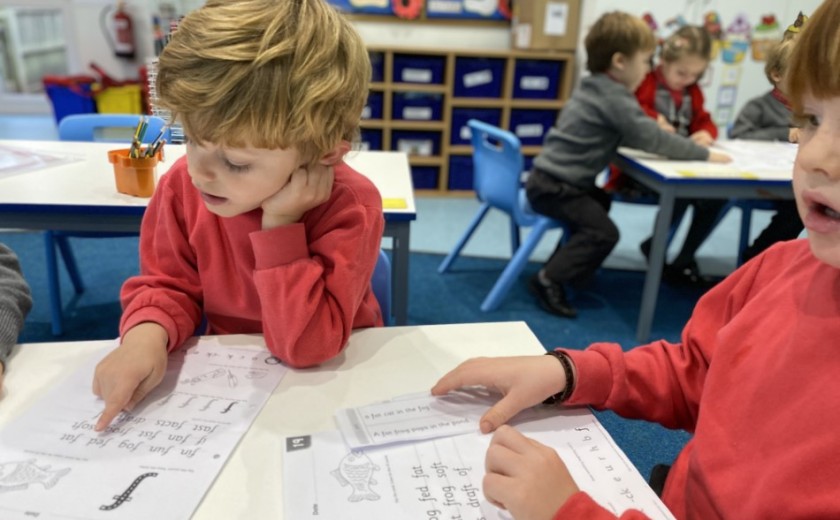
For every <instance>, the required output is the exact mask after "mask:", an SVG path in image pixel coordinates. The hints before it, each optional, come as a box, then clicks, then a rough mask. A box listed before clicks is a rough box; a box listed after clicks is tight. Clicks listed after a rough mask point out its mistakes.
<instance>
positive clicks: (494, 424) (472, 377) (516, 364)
mask: <svg viewBox="0 0 840 520" xmlns="http://www.w3.org/2000/svg"><path fill="white" fill-rule="evenodd" d="M476 385H479V386H484V387H486V388H491V389H495V390H497V391H499V392H501V393H502V394H503V395H504V397H502V399H500V400H499V402H498V403H496V404H495V405H493V406H492V407H491V408H490V409H489V410H487V412H485V413H484V415H483V416H482V417H481V420H480V421H479V424H480V426H481V431H482V432H483V433H489V432H492V431H493V430H495V429H496V428H498V427H499V426H501V425H503V424H504V423H506V422H507V421H508V420H509V419H510V418H511V417H513V416H514V415H516V414H517V413H519V412H520V411H521V410H524V409H525V408H529V407H531V406H534V405H536V404H539V403H541V402H543V401H545V399H546V398H547V397H550V396H552V395H554V394H556V393H557V392H559V391H561V390H563V389H564V388H565V387H566V372H565V371H564V370H563V366H562V365H561V364H560V362H559V361H557V359H555V358H554V356H517V357H499V358H473V359H469V360H467V361H464V362H463V363H461V364H460V365H458V366H457V367H455V369H453V370H452V371H451V372H449V373H448V374H446V375H444V376H443V377H442V378H440V380H439V381H438V382H437V383H436V384H435V386H434V387H432V395H444V394H446V393H447V392H449V391H451V390H455V389H458V388H463V387H467V386H476Z"/></svg>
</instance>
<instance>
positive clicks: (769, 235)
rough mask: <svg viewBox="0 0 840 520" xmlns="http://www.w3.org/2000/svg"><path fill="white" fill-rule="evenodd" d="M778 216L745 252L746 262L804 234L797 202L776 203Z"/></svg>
mask: <svg viewBox="0 0 840 520" xmlns="http://www.w3.org/2000/svg"><path fill="white" fill-rule="evenodd" d="M775 206H776V214H775V215H773V218H772V219H770V223H769V224H768V225H767V227H766V228H764V230H763V231H762V232H761V233H760V234H759V235H758V236H757V237H756V239H755V240H754V241H753V243H752V244H751V245H750V246H749V247H748V248H746V249H745V250H744V257H743V258H744V262H746V261H747V260H749V259H751V258H753V257H755V256H758V254H759V253H761V252H762V251H764V250H765V249H767V248H768V247H770V246H772V245H773V244H775V243H776V242H780V241H782V240H793V239H794V238H796V237H798V236H799V234H800V233H802V229H804V226H803V225H802V219H800V218H799V211H797V209H796V202H794V201H792V200H780V201H778V202H776V204H775Z"/></svg>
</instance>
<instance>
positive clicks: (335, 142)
mask: <svg viewBox="0 0 840 520" xmlns="http://www.w3.org/2000/svg"><path fill="white" fill-rule="evenodd" d="M369 78H370V62H369V60H368V55H367V50H366V48H365V46H364V43H363V42H362V40H361V38H360V37H359V35H358V34H357V33H356V31H355V30H354V29H353V27H352V26H351V25H350V23H349V22H348V21H347V20H346V19H345V18H343V17H342V16H341V15H340V14H339V13H338V12H337V11H336V10H335V9H334V8H333V7H331V6H330V5H328V4H327V3H326V2H325V1H324V0H302V1H300V2H276V1H274V0H236V1H231V0H211V1H208V2H207V3H206V4H205V6H204V7H202V8H200V9H198V10H196V11H194V12H193V13H191V14H189V15H188V16H187V17H186V18H184V19H183V20H182V21H181V23H180V24H179V25H178V30H177V31H176V32H175V33H174V34H173V37H172V40H171V41H170V42H169V43H168V45H167V46H166V48H165V50H164V51H163V53H162V54H161V56H160V62H159V67H158V77H157V90H158V96H159V98H160V106H161V107H163V108H166V109H168V110H169V111H170V112H171V113H172V117H173V119H175V118H177V119H178V120H179V121H180V122H181V123H182V124H183V127H184V132H185V135H186V137H187V139H188V143H187V153H186V157H185V158H184V159H182V160H180V161H178V162H177V163H176V164H175V165H173V167H172V168H171V169H170V171H169V172H168V173H167V174H166V175H164V176H163V178H162V179H161V182H160V184H159V186H158V187H157V189H156V191H155V194H154V197H153V198H152V201H151V203H150V204H149V207H148V210H147V211H146V214H145V217H144V219H143V224H142V228H141V240H140V264H141V273H140V275H139V276H136V277H133V278H130V279H129V280H128V281H126V283H125V284H124V285H123V288H122V293H121V300H122V305H123V316H122V319H121V323H120V334H121V344H120V346H119V347H118V348H117V349H115V350H114V351H113V352H111V353H110V354H109V355H108V356H107V357H106V358H105V359H103V360H102V361H101V362H100V363H99V365H98V366H97V368H96V372H95V375H94V381H93V391H94V393H95V394H96V395H98V396H100V397H102V398H103V399H104V400H105V411H104V412H103V413H102V416H101V417H100V419H99V421H98V423H97V429H99V430H101V429H103V428H105V427H106V426H107V425H108V423H109V422H110V421H111V420H112V419H113V418H114V417H115V416H116V415H117V414H118V413H119V412H120V411H121V410H122V409H131V408H132V407H133V406H134V405H136V404H137V403H138V402H139V401H140V400H141V399H142V398H143V397H144V396H145V395H146V394H147V393H148V392H149V391H150V390H151V389H152V388H154V387H155V386H156V385H158V384H159V383H160V381H161V379H162V377H163V375H164V371H165V369H166V362H167V353H168V352H169V351H171V350H173V349H176V348H178V347H179V346H181V345H182V344H183V343H184V341H185V340H186V339H187V338H189V337H190V336H191V335H192V334H193V332H194V331H195V330H196V328H197V327H198V326H199V323H201V321H202V316H203V317H205V318H206V320H207V330H206V331H202V332H205V333H208V334H230V333H262V334H264V335H265V339H266V343H267V345H268V348H269V350H270V351H271V352H272V354H274V355H275V356H277V357H278V358H279V359H280V360H282V361H283V362H284V363H286V364H288V365H290V366H295V367H305V366H312V365H316V364H318V363H321V362H323V361H325V360H327V359H330V358H332V357H334V356H336V355H337V354H338V353H339V352H341V350H342V348H344V346H345V345H346V344H347V340H348V338H349V336H350V332H351V330H352V329H355V328H360V327H372V326H378V325H382V315H381V312H380V309H379V306H378V304H377V302H376V298H375V297H374V295H373V293H372V291H371V287H370V279H371V275H372V273H373V269H374V266H375V264H376V261H377V258H378V253H379V244H380V239H381V237H382V230H383V227H384V220H383V216H382V202H381V199H380V196H379V192H378V191H377V189H376V187H375V186H373V184H372V183H371V182H370V181H368V180H367V179H366V178H365V177H364V176H362V175H361V174H359V173H358V172H355V171H353V170H352V169H351V168H350V167H349V166H347V165H346V164H345V163H344V162H343V160H342V157H343V156H344V154H345V153H346V152H347V151H348V149H349V146H350V145H349V141H350V140H351V139H352V138H353V136H354V134H355V132H356V129H357V126H358V123H359V119H360V115H361V113H362V107H363V105H364V102H365V98H366V96H367V90H368V88H367V85H368V80H369Z"/></svg>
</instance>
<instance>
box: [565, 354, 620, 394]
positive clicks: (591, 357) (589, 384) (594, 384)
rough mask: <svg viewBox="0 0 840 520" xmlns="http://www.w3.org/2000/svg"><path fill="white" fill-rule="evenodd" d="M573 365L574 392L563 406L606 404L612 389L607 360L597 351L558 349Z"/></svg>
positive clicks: (610, 373)
mask: <svg viewBox="0 0 840 520" xmlns="http://www.w3.org/2000/svg"><path fill="white" fill-rule="evenodd" d="M560 351H561V352H563V353H564V354H566V355H567V356H568V357H569V359H571V360H572V363H574V365H575V390H574V392H572V395H570V396H569V398H568V399H567V400H566V402H565V404H567V405H574V404H586V405H589V404H592V405H596V406H597V405H598V404H599V403H604V402H606V400H607V398H608V397H609V395H610V389H611V387H612V384H611V383H612V371H611V370H610V364H609V362H608V360H607V358H606V357H605V356H604V355H603V354H602V353H601V352H598V351H593V350H590V349H587V350H582V351H581V350H566V349H560Z"/></svg>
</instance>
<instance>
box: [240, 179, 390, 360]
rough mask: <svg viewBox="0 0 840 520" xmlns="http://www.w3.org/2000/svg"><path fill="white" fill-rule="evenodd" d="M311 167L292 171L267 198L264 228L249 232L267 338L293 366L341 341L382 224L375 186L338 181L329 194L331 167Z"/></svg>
mask: <svg viewBox="0 0 840 520" xmlns="http://www.w3.org/2000/svg"><path fill="white" fill-rule="evenodd" d="M315 170H316V171H313V172H310V173H308V174H306V173H305V172H303V171H302V170H299V171H298V172H295V174H294V175H293V177H292V179H291V180H290V182H289V184H287V186H286V187H285V188H283V189H282V190H280V192H278V193H277V194H276V195H275V196H272V197H270V198H269V199H267V200H266V201H265V202H264V203H263V211H264V214H263V228H264V229H263V231H262V232H257V233H252V234H251V243H252V245H253V247H254V256H255V259H256V266H255V269H254V283H255V285H256V287H257V292H258V293H259V296H260V302H261V304H262V323H263V333H264V335H265V339H266V344H267V346H268V348H269V350H270V351H271V352H272V354H274V355H275V356H277V357H278V358H279V359H281V360H282V361H283V362H285V363H287V364H289V365H291V366H296V367H304V366H312V365H317V364H319V363H322V362H323V361H326V360H328V359H331V358H333V357H335V356H336V355H337V354H338V353H339V352H341V350H342V349H343V348H344V346H345V345H346V344H347V341H348V339H349V337H350V332H351V330H352V328H353V325H354V319H355V317H356V314H357V313H358V311H359V307H360V304H361V303H362V301H363V299H364V297H365V295H366V294H368V291H369V290H370V279H371V276H372V274H373V269H374V267H375V265H376V261H377V258H378V254H379V245H380V242H381V238H382V230H383V227H384V219H383V217H382V202H381V199H380V197H379V194H378V191H376V189H375V187H373V186H370V187H369V188H370V189H369V191H365V190H363V189H358V190H350V189H346V187H345V186H341V187H340V188H336V193H335V196H334V197H333V193H332V188H333V172H332V169H331V168H327V167H325V166H323V165H319V166H316V167H315ZM318 170H320V171H318ZM327 179H328V180H327ZM286 190H289V192H288V193H284V192H286ZM331 197H332V198H331ZM327 201H329V202H327ZM308 205H309V206H310V208H306V206H308ZM303 208H306V209H304V211H303V212H301V209H303ZM310 211H311V212H312V213H311V215H309V216H308V217H306V225H305V226H304V224H303V223H302V222H297V223H290V224H286V225H281V226H277V227H273V228H270V229H266V228H265V226H266V223H267V222H268V223H271V222H282V221H283V220H284V216H285V215H291V216H294V215H297V214H303V213H307V212H310ZM277 243H283V244H284V247H283V248H278V247H277V245H276V244H277ZM370 325H373V324H372V323H371V324H370Z"/></svg>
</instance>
